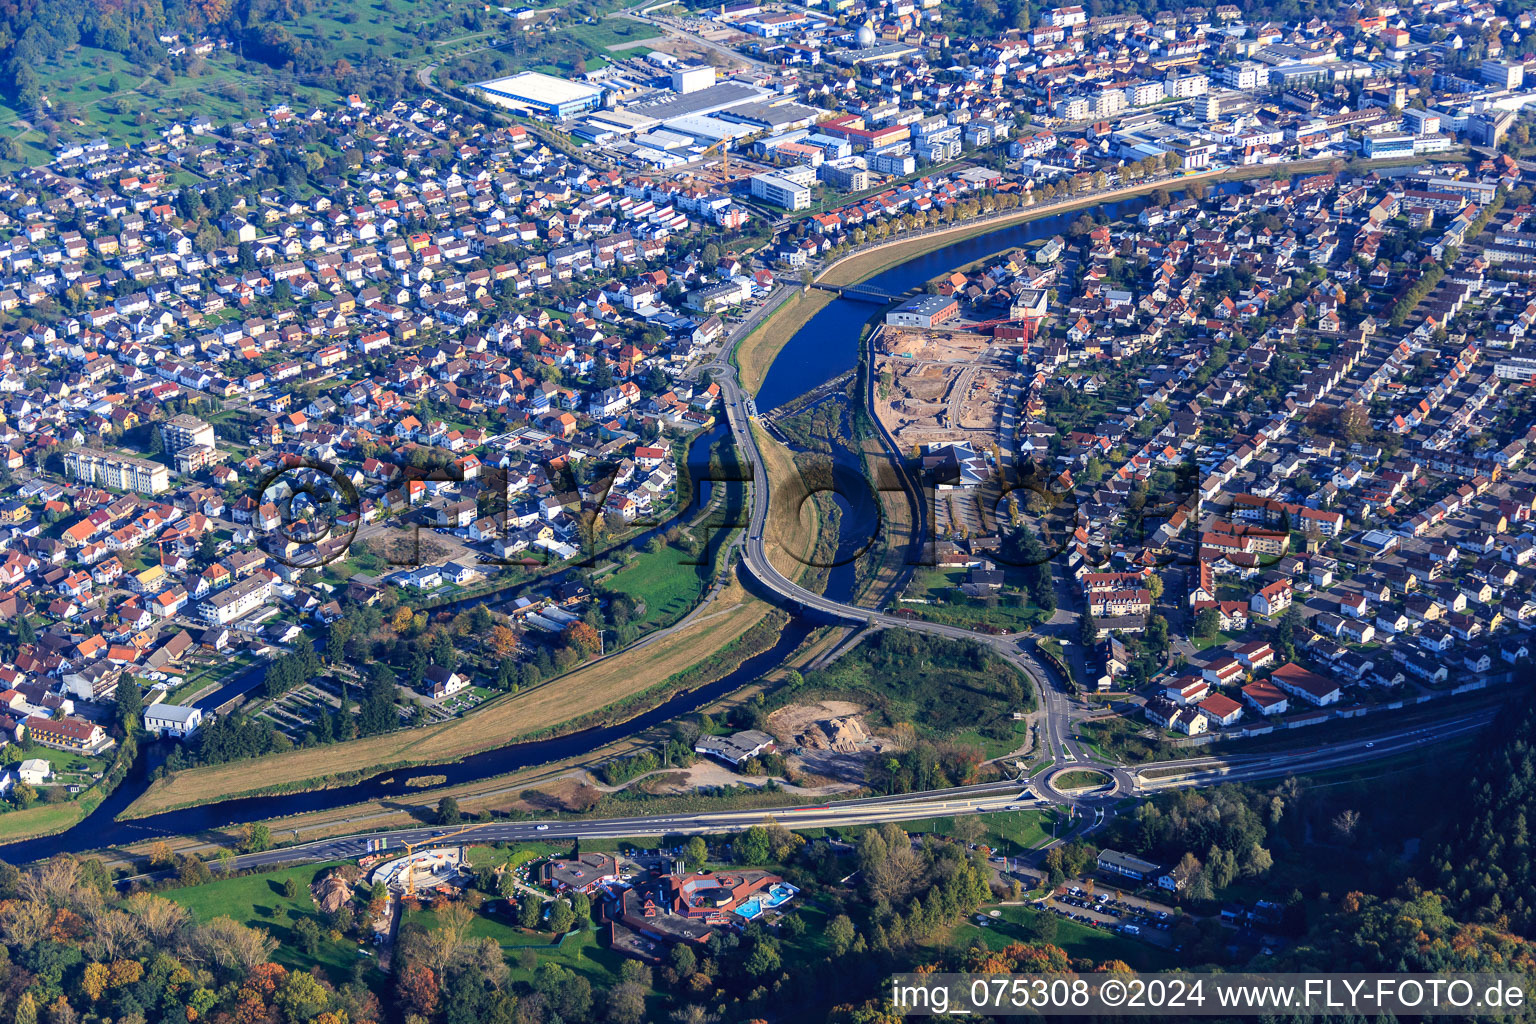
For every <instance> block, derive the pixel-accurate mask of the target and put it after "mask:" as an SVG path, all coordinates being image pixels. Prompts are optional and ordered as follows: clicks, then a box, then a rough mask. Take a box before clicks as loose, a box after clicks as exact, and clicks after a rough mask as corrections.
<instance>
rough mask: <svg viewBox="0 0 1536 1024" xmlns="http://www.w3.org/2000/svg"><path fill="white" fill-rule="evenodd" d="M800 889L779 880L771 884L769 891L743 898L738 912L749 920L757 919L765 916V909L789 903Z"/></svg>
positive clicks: (737, 909) (738, 914)
mask: <svg viewBox="0 0 1536 1024" xmlns="http://www.w3.org/2000/svg"><path fill="white" fill-rule="evenodd" d="M799 891H800V890H799V889H796V888H795V887H794V886H792V885H790V884H789V883H788V882H779V883H778V884H776V885H773V886H771V887H770V888H769V889H768V891H767V893H759V894H758V895H756V896H753V897H751V898H750V899H746V900H743V901H742V903H741V906H739V907H737V908H736V914H737V916H739V917H742V918H744V919H746V920H748V921H755V920H757V919H758V918H759V917H761V916H763V911H764V910H772V909H774V908H775V907H779V906H782V905H783V904H785V903H788V902H789V901H790V900H791V899H793V898H794V897H795V894H796V893H798V892H799Z"/></svg>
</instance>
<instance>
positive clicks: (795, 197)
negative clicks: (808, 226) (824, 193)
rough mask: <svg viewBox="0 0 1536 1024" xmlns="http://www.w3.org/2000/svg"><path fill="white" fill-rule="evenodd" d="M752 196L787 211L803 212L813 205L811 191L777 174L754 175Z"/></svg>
mask: <svg viewBox="0 0 1536 1024" xmlns="http://www.w3.org/2000/svg"><path fill="white" fill-rule="evenodd" d="M751 181H752V195H753V196H755V197H756V198H758V199H761V200H764V201H765V202H769V203H772V204H773V205H775V206H782V207H783V208H784V209H786V210H803V209H805V208H806V207H808V206H810V205H811V190H810V189H809V188H807V187H805V186H804V185H797V184H796V183H795V182H793V181H790V180H789V179H788V178H784V177H781V176H780V175H777V174H754V175H752V178H751Z"/></svg>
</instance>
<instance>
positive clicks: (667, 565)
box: [600, 545, 707, 632]
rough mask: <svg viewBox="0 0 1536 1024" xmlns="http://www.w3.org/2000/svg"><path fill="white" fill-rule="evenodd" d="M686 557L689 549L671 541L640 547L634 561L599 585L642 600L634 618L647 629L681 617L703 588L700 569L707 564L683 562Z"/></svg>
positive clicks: (696, 599) (669, 623)
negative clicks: (639, 613)
mask: <svg viewBox="0 0 1536 1024" xmlns="http://www.w3.org/2000/svg"><path fill="white" fill-rule="evenodd" d="M687 561H689V555H688V553H687V552H686V551H683V550H682V549H681V548H677V547H673V546H671V545H665V546H663V547H661V548H660V549H659V550H657V551H654V552H652V551H641V552H640V554H639V555H637V556H636V557H635V559H634V561H632V562H630V563H629V564H628V565H626V566H625V567H624V568H622V569H620V570H618V571H617V572H615V573H613V574H612V575H610V576H607V577H605V578H604V579H603V581H602V583H601V584H600V587H601V589H602V590H604V591H606V592H609V593H619V594H628V595H629V596H630V597H632V598H634V599H635V602H636V603H637V604H643V605H644V606H645V612H644V614H643V615H642V616H640V617H638V618H637V619H636V620H635V621H636V625H638V626H639V628H640V630H641V631H642V632H649V631H651V630H653V629H657V628H659V627H661V626H667V625H671V624H672V623H673V622H676V621H677V620H678V619H680V618H682V616H683V614H684V613H685V612H687V611H688V609H690V608H692V607H693V605H694V602H696V601H698V599H699V595H700V594H702V593H703V592H704V577H703V576H701V575H700V570H701V569H707V567H703V566H696V565H687V564H684V563H686V562H687Z"/></svg>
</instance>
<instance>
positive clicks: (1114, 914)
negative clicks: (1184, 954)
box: [1036, 885, 1175, 946]
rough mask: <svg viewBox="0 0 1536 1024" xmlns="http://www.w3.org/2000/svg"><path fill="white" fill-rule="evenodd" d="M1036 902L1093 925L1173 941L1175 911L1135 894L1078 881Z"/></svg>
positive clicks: (1160, 941) (1156, 940)
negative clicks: (1092, 888) (1088, 887)
mask: <svg viewBox="0 0 1536 1024" xmlns="http://www.w3.org/2000/svg"><path fill="white" fill-rule="evenodd" d="M1036 906H1038V907H1040V908H1041V909H1042V910H1048V911H1050V912H1051V913H1053V914H1056V915H1057V916H1058V917H1064V918H1067V919H1068V920H1072V921H1076V922H1078V923H1079V924H1085V925H1088V926H1089V927H1091V928H1106V929H1108V930H1110V931H1116V932H1120V933H1122V934H1125V935H1132V936H1135V937H1137V938H1140V939H1145V940H1146V941H1148V942H1152V943H1156V944H1157V945H1160V946H1166V945H1169V944H1170V942H1171V939H1170V938H1169V933H1170V931H1171V930H1172V928H1173V922H1174V920H1175V913H1174V911H1172V910H1171V909H1169V908H1167V907H1161V906H1159V905H1158V904H1155V903H1151V902H1148V901H1146V900H1142V899H1139V898H1137V897H1134V896H1123V895H1116V894H1114V893H1107V892H1101V893H1097V894H1094V893H1090V892H1087V891H1086V890H1084V889H1083V888H1081V887H1080V886H1075V885H1074V886H1070V887H1066V888H1062V889H1058V890H1056V891H1055V892H1053V893H1051V894H1050V895H1049V896H1047V897H1045V898H1044V899H1042V900H1040V901H1039V902H1038V903H1037V904H1036Z"/></svg>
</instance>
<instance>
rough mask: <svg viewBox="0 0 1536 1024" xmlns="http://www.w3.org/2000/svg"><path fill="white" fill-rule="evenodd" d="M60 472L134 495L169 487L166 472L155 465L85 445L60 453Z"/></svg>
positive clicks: (154, 463)
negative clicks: (62, 457) (62, 466)
mask: <svg viewBox="0 0 1536 1024" xmlns="http://www.w3.org/2000/svg"><path fill="white" fill-rule="evenodd" d="M64 472H66V473H67V474H69V475H70V476H71V477H73V478H74V479H76V480H79V481H82V482H84V483H91V484H96V485H98V486H101V487H113V488H116V489H117V490H119V491H133V492H135V493H137V494H159V493H160V492H161V491H163V490H165V489H167V488H168V487H170V485H171V474H170V470H168V469H166V467H164V466H162V465H161V464H160V463H158V462H150V461H149V460H148V459H136V458H134V457H133V456H131V455H121V454H119V453H117V452H109V451H106V450H104V449H102V448H90V447H87V446H85V445H81V446H80V447H79V448H76V449H75V450H74V451H71V452H65V453H64Z"/></svg>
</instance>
